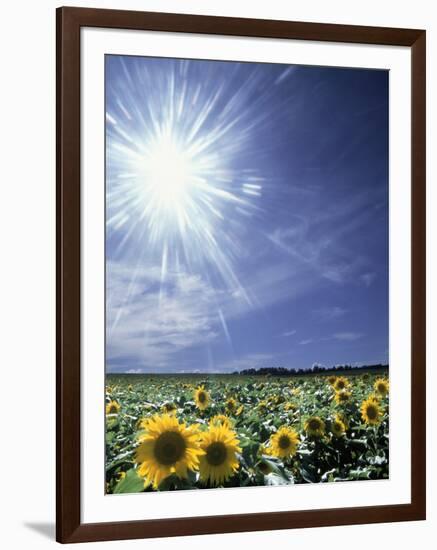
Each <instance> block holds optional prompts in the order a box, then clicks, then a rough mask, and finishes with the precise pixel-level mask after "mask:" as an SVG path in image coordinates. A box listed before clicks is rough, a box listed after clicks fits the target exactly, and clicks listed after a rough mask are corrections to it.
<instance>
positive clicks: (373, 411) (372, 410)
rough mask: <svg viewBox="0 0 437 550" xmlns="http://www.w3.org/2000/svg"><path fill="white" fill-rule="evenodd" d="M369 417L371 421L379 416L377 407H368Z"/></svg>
mask: <svg viewBox="0 0 437 550" xmlns="http://www.w3.org/2000/svg"><path fill="white" fill-rule="evenodd" d="M367 416H368V417H369V418H370V420H375V418H376V417H377V416H378V411H377V410H376V407H375V406H373V405H368V407H367Z"/></svg>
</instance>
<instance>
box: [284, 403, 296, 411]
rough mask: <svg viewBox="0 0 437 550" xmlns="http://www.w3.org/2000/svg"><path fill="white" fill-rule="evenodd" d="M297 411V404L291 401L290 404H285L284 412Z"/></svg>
mask: <svg viewBox="0 0 437 550" xmlns="http://www.w3.org/2000/svg"><path fill="white" fill-rule="evenodd" d="M296 409H297V407H296V403H291V402H290V401H289V402H288V403H285V405H284V411H287V412H288V411H295V410H296Z"/></svg>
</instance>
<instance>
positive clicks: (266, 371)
mask: <svg viewBox="0 0 437 550" xmlns="http://www.w3.org/2000/svg"><path fill="white" fill-rule="evenodd" d="M386 369H388V365H387V364H385V365H384V364H382V363H378V364H377V365H362V366H361V367H353V366H352V365H335V366H333V367H324V366H322V365H314V366H313V367H311V368H310V369H286V368H285V367H261V368H259V369H244V370H241V371H235V372H233V373H232V374H240V375H241V374H242V375H249V376H254V375H255V376H268V375H270V376H293V375H299V376H301V375H305V374H322V373H323V374H328V373H334V372H346V371H351V370H353V371H372V370H386Z"/></svg>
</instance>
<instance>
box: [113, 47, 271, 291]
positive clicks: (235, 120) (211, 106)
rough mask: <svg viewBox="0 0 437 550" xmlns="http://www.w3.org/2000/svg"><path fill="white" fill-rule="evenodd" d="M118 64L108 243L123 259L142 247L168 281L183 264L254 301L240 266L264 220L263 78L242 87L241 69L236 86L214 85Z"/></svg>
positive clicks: (188, 74)
mask: <svg viewBox="0 0 437 550" xmlns="http://www.w3.org/2000/svg"><path fill="white" fill-rule="evenodd" d="M146 61H147V62H146ZM119 63H120V71H121V73H120V74H121V76H120V78H119V81H116V82H115V83H114V84H113V86H112V88H111V89H109V90H108V91H107V93H108V95H110V96H111V102H110V104H111V110H110V111H109V110H107V113H106V120H107V237H109V238H115V239H117V237H118V235H120V237H118V239H119V240H118V250H119V251H122V250H123V254H125V253H126V247H128V248H129V247H130V248H132V250H135V249H138V243H141V245H142V246H143V247H144V248H147V251H148V254H150V255H153V256H154V257H155V258H157V257H159V258H160V260H159V261H160V263H161V266H162V280H163V281H164V280H165V274H166V272H167V271H168V270H172V271H176V272H177V271H178V270H181V265H182V264H183V266H182V267H183V269H182V271H188V272H195V271H196V270H198V269H199V267H200V268H201V269H202V271H203V273H207V276H208V277H211V278H214V279H215V280H216V281H217V280H219V281H221V282H222V283H224V285H225V287H227V288H231V289H233V290H239V291H240V293H241V294H242V295H243V296H244V297H245V298H246V299H249V298H248V297H247V294H246V292H245V291H244V290H243V289H242V285H241V284H240V282H239V280H238V277H237V274H236V272H235V269H234V260H235V259H236V258H238V257H239V255H240V254H242V253H243V250H242V248H241V244H240V241H241V236H242V235H243V234H244V231H245V220H247V218H248V217H252V216H253V215H259V214H260V213H261V211H262V208H261V204H260V197H261V195H262V190H263V183H264V177H263V176H262V174H261V173H260V171H259V170H258V169H257V168H256V166H257V162H256V151H254V150H251V147H250V145H251V139H252V138H253V133H254V132H255V131H256V130H257V128H258V129H259V128H260V127H261V125H262V123H263V120H264V118H265V113H264V111H262V110H260V109H257V106H259V103H260V101H265V100H266V99H267V96H266V95H265V94H264V95H261V96H259V94H258V96H257V95H256V91H257V89H258V88H259V85H260V82H259V78H257V74H256V70H255V71H252V73H250V78H249V79H248V78H247V77H246V78H240V81H241V85H240V86H237V87H235V82H239V80H238V79H239V72H238V71H239V65H240V64H238V63H237V64H235V67H234V76H235V78H236V81H234V82H232V86H231V85H227V82H228V83H229V76H228V79H227V80H226V79H225V78H223V79H221V83H220V84H219V85H217V83H216V82H214V81H211V79H209V78H208V75H207V74H202V73H199V68H198V67H196V65H195V62H192V61H184V60H179V61H175V60H162V59H161V60H156V59H155V60H154V59H148V60H144V59H141V58H138V59H137V60H136V62H135V63H132V61H131V62H130V63H129V64H126V63H125V62H124V60H123V58H122V57H120V58H119ZM203 70H204V71H205V70H206V69H205V66H203ZM223 75H229V72H223ZM252 97H253V101H251V98H252ZM262 113H264V114H262ZM254 166H255V167H254ZM149 257H150V256H149ZM217 276H218V278H217Z"/></svg>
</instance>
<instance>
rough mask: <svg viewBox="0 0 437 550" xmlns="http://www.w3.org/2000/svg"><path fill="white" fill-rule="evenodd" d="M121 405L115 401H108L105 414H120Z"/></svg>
mask: <svg viewBox="0 0 437 550" xmlns="http://www.w3.org/2000/svg"><path fill="white" fill-rule="evenodd" d="M120 409H121V405H120V404H119V403H117V401H114V400H112V401H110V402H109V403H107V405H106V414H118V413H119V412H120Z"/></svg>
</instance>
